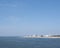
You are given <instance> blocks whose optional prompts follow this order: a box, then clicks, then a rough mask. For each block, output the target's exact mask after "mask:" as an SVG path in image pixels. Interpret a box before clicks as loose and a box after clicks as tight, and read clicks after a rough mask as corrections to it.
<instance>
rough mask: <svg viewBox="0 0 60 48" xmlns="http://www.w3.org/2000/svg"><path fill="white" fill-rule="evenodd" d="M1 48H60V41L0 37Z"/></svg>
mask: <svg viewBox="0 0 60 48" xmlns="http://www.w3.org/2000/svg"><path fill="white" fill-rule="evenodd" d="M0 48H60V39H59V38H21V37H0Z"/></svg>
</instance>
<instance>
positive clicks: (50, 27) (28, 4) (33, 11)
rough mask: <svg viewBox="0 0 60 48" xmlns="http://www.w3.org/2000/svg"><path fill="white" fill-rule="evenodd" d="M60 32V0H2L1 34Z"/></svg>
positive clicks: (0, 13)
mask: <svg viewBox="0 0 60 48" xmlns="http://www.w3.org/2000/svg"><path fill="white" fill-rule="evenodd" d="M32 34H38V35H41V34H60V0H0V36H23V35H32Z"/></svg>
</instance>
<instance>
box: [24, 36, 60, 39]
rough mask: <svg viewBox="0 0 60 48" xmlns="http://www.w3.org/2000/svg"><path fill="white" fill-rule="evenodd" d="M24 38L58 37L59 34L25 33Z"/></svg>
mask: <svg viewBox="0 0 60 48" xmlns="http://www.w3.org/2000/svg"><path fill="white" fill-rule="evenodd" d="M24 37H25V38H60V35H27V36H24Z"/></svg>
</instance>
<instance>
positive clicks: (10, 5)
mask: <svg viewBox="0 0 60 48" xmlns="http://www.w3.org/2000/svg"><path fill="white" fill-rule="evenodd" d="M0 6H1V7H17V5H16V4H0Z"/></svg>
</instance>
